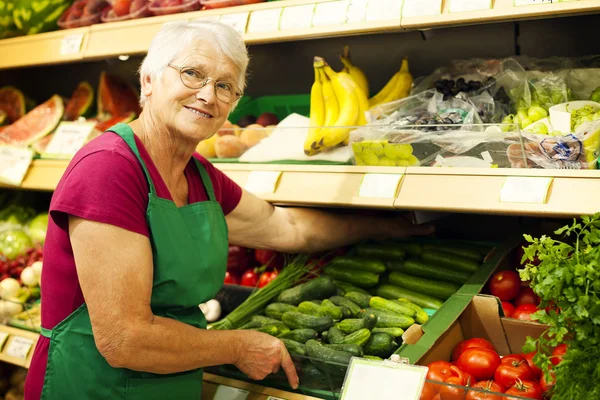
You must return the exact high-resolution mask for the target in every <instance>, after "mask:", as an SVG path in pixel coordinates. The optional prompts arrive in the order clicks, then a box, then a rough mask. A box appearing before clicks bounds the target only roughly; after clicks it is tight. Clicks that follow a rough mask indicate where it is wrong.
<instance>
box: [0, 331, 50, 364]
mask: <svg viewBox="0 0 600 400" xmlns="http://www.w3.org/2000/svg"><path fill="white" fill-rule="evenodd" d="M0 335H1V337H2V340H4V341H3V342H2V346H1V347H0V361H2V362H6V363H9V364H13V365H17V366H19V367H23V368H29V365H30V364H31V357H32V356H33V350H34V349H35V345H36V344H37V341H38V339H39V337H40V335H39V334H38V333H35V332H31V331H26V330H24V329H17V328H13V327H11V326H6V325H0ZM13 341H14V343H13ZM19 342H21V343H19ZM17 344H18V345H17ZM19 347H20V348H21V350H20V351H17V352H16V353H15V355H16V354H17V353H21V355H23V356H24V357H20V356H15V355H12V354H11V353H13V351H14V350H15V349H17V348H19Z"/></svg>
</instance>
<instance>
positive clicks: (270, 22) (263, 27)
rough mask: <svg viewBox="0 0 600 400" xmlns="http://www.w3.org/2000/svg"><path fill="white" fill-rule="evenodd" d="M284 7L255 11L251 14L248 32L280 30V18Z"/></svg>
mask: <svg viewBox="0 0 600 400" xmlns="http://www.w3.org/2000/svg"><path fill="white" fill-rule="evenodd" d="M282 11H283V9H282V8H271V9H269V10H258V11H253V12H252V13H251V14H250V21H249V22H248V29H247V30H246V32H247V33H256V32H276V31H278V30H279V20H280V18H281V12H282Z"/></svg>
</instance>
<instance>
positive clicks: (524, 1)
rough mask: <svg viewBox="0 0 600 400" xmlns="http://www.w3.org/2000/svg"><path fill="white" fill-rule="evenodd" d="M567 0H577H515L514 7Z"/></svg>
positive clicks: (566, 0)
mask: <svg viewBox="0 0 600 400" xmlns="http://www.w3.org/2000/svg"><path fill="white" fill-rule="evenodd" d="M569 1H579V0H515V3H514V4H515V7H519V6H534V5H536V4H552V3H566V2H569Z"/></svg>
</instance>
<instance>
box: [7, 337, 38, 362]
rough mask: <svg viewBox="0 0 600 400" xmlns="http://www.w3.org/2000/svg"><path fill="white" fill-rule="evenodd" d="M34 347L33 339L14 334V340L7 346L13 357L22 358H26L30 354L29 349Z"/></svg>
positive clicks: (8, 352)
mask: <svg viewBox="0 0 600 400" xmlns="http://www.w3.org/2000/svg"><path fill="white" fill-rule="evenodd" d="M32 347H33V340H31V339H26V338H24V337H20V336H13V338H12V340H11V341H10V342H9V343H8V346H7V347H6V354H8V355H9V356H11V357H16V358H20V359H22V360H26V359H27V356H28V355H29V351H30V350H31V348H32Z"/></svg>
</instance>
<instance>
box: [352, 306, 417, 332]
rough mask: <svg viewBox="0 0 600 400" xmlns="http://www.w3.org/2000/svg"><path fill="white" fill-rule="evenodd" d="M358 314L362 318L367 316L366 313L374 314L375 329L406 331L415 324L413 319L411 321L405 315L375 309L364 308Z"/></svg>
mask: <svg viewBox="0 0 600 400" xmlns="http://www.w3.org/2000/svg"><path fill="white" fill-rule="evenodd" d="M360 312H361V314H362V315H363V316H364V315H367V313H369V314H375V316H376V317H377V323H376V324H375V327H377V328H402V329H406V328H408V327H409V326H411V325H412V324H414V323H415V320H414V319H412V318H411V317H407V316H406V315H402V314H397V313H394V312H389V311H383V310H378V309H376V308H365V309H364V310H361V311H360Z"/></svg>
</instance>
